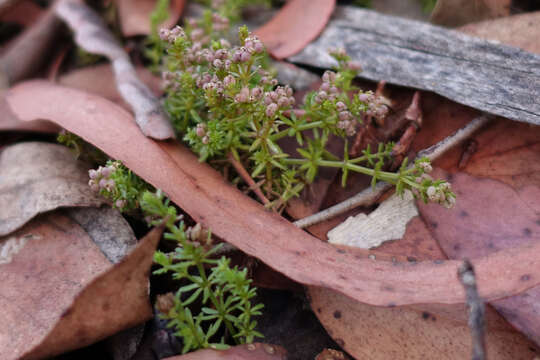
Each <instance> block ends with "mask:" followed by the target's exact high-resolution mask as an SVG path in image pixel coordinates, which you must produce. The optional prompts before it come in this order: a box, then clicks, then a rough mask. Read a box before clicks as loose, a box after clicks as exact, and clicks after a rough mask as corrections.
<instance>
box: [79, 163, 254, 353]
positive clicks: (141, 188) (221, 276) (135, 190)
mask: <svg viewBox="0 0 540 360" xmlns="http://www.w3.org/2000/svg"><path fill="white" fill-rule="evenodd" d="M89 176H90V181H89V185H90V187H91V188H92V189H93V190H94V191H96V192H99V193H100V195H102V196H104V197H106V198H107V199H109V200H110V202H111V203H112V205H113V206H114V207H116V208H118V209H119V210H121V211H122V212H124V213H131V214H133V213H134V212H136V211H138V210H141V211H142V214H143V215H144V218H145V220H146V222H147V223H148V224H149V225H154V226H160V225H164V226H165V228H166V229H167V232H166V233H165V234H164V238H165V239H168V240H171V241H175V242H176V243H177V245H178V246H177V248H176V250H175V251H174V252H173V253H163V252H161V251H157V252H156V253H155V255H154V262H155V263H156V264H158V265H159V266H160V269H158V270H156V271H155V272H154V274H164V273H169V272H170V273H172V278H173V279H175V280H179V281H180V280H187V285H184V286H182V287H181V288H180V289H178V291H177V292H176V294H175V295H174V296H172V297H171V299H170V300H171V305H170V306H168V307H166V308H163V307H161V310H162V311H163V313H162V314H161V316H162V317H163V318H165V319H167V320H168V326H169V327H172V328H174V329H175V335H176V336H178V337H181V338H182V340H183V343H184V348H183V352H184V353H185V352H188V351H191V350H197V349H200V348H208V347H212V348H216V349H223V348H227V347H228V345H227V339H229V338H232V339H233V341H234V343H236V344H245V343H251V342H253V341H254V339H255V337H262V334H260V333H259V332H258V331H256V330H255V328H256V326H257V322H256V321H255V320H254V319H253V318H254V317H255V316H257V315H260V314H261V309H262V308H263V305H262V304H256V305H253V304H252V300H253V298H254V297H255V296H256V291H257V290H256V288H254V287H252V286H251V280H250V279H248V277H247V269H243V270H240V269H238V267H237V266H234V267H232V266H231V264H230V259H228V258H226V257H225V256H222V257H221V258H219V259H216V258H215V256H216V253H218V252H219V250H220V248H221V246H222V245H221V244H220V245H217V246H214V247H212V248H210V250H207V245H208V244H210V243H211V241H210V239H211V234H210V232H208V233H206V236H207V237H206V239H203V238H202V236H201V234H203V233H202V232H201V231H200V226H197V227H194V228H188V229H186V228H185V225H184V223H183V221H181V220H182V216H179V215H178V213H177V210H176V208H175V207H174V206H172V205H170V202H169V200H168V199H166V198H165V196H164V195H163V193H162V192H161V191H159V190H158V191H154V190H153V188H152V187H151V186H150V185H149V184H147V183H146V182H145V181H144V180H142V179H141V178H139V177H138V176H137V175H135V174H133V173H132V172H131V171H130V170H129V169H128V168H126V167H125V166H124V165H122V164H121V163H120V162H119V161H111V160H109V161H108V162H107V164H106V166H100V167H98V168H97V169H92V170H90V171H89ZM192 309H200V311H197V312H194V310H192ZM219 336H221V337H219ZM216 338H217V339H216Z"/></svg>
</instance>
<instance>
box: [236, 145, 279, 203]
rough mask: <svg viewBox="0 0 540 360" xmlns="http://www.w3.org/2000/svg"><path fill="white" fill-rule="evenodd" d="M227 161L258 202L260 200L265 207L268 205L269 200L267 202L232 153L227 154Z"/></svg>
mask: <svg viewBox="0 0 540 360" xmlns="http://www.w3.org/2000/svg"><path fill="white" fill-rule="evenodd" d="M227 159H228V160H229V162H230V163H231V165H232V166H233V167H234V169H235V170H236V172H237V173H238V175H240V177H241V178H242V180H244V181H245V182H246V183H247V184H248V185H249V188H250V189H251V190H253V192H254V193H255V195H257V197H258V198H259V200H261V201H262V202H263V204H265V205H266V204H269V203H270V200H268V199H267V198H266V196H264V194H263V193H262V191H261V189H260V187H259V186H258V185H257V184H256V183H255V181H254V180H253V179H252V178H251V176H250V175H249V173H248V172H247V170H246V169H245V168H244V165H242V163H241V162H240V161H238V160H236V158H235V157H234V155H233V154H232V153H229V154H227Z"/></svg>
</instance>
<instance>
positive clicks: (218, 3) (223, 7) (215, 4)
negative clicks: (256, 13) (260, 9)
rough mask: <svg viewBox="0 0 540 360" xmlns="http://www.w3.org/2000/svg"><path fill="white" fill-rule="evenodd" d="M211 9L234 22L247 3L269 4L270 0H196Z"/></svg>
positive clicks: (237, 19)
mask: <svg viewBox="0 0 540 360" xmlns="http://www.w3.org/2000/svg"><path fill="white" fill-rule="evenodd" d="M198 2H200V3H202V4H203V5H206V6H207V7H208V8H210V9H212V11H214V12H217V13H218V14H220V15H221V16H224V17H226V18H227V19H229V21H231V22H233V23H235V22H238V21H239V20H240V18H241V15H242V14H241V13H242V9H244V8H245V7H246V6H249V5H262V6H267V7H268V6H270V4H271V1H270V0H198Z"/></svg>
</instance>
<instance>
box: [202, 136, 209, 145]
mask: <svg viewBox="0 0 540 360" xmlns="http://www.w3.org/2000/svg"><path fill="white" fill-rule="evenodd" d="M201 141H202V143H203V144H205V145H206V144H208V143H209V142H210V138H209V137H208V135H205V136H204V137H203V138H202V140H201Z"/></svg>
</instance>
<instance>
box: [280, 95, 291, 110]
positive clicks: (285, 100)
mask: <svg viewBox="0 0 540 360" xmlns="http://www.w3.org/2000/svg"><path fill="white" fill-rule="evenodd" d="M277 104H278V106H279V107H280V108H284V107H287V106H289V98H286V97H284V96H282V97H280V98H279V99H278V101H277Z"/></svg>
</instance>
